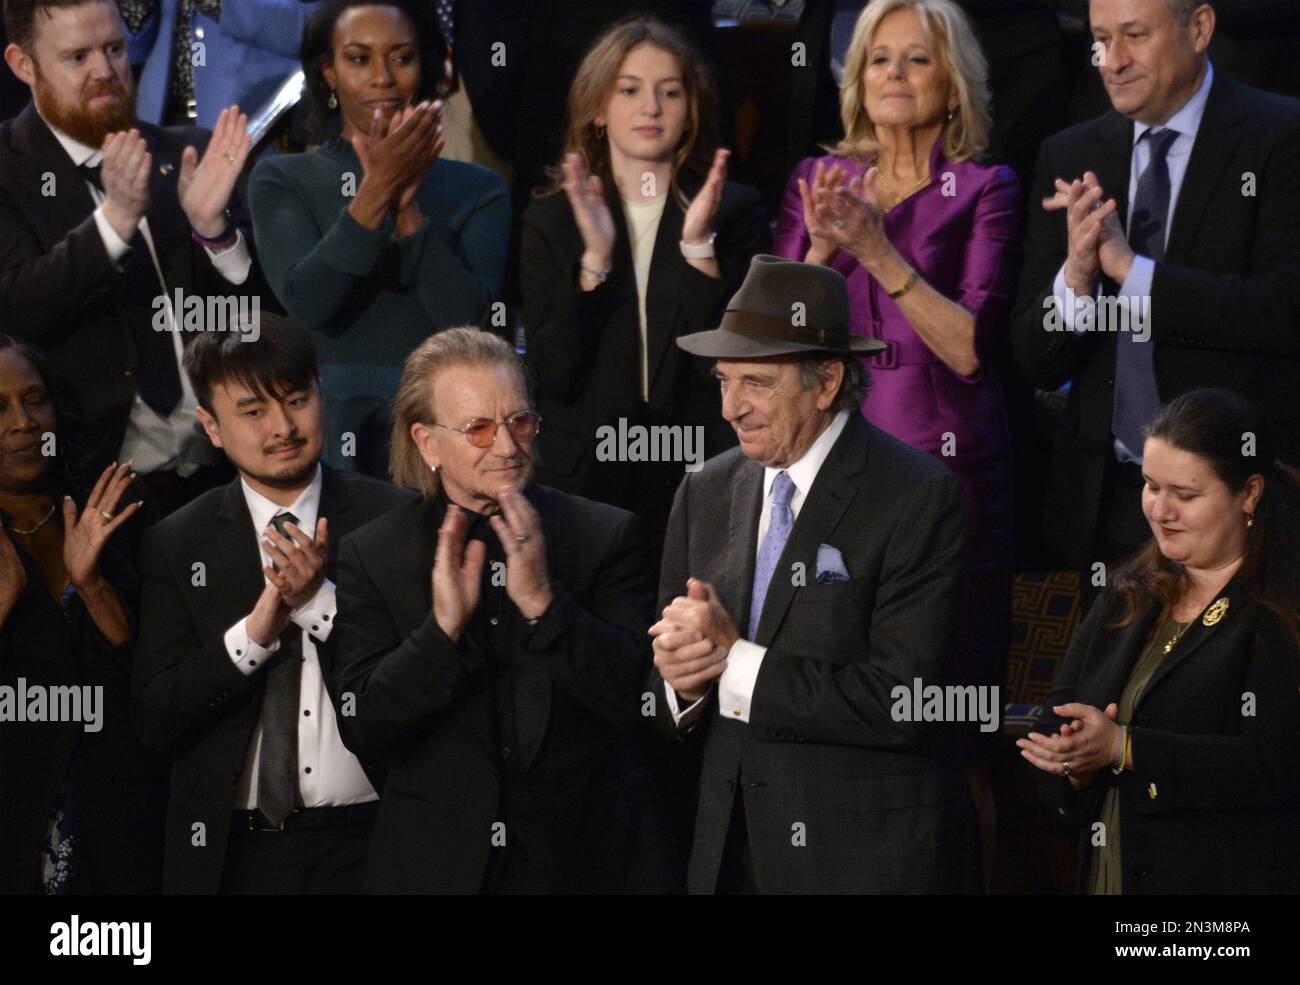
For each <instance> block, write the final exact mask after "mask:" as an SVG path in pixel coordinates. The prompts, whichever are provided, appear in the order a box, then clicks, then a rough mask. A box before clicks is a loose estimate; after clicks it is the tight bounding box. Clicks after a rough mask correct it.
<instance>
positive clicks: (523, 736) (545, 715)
mask: <svg viewBox="0 0 1300 985" xmlns="http://www.w3.org/2000/svg"><path fill="white" fill-rule="evenodd" d="M524 495H525V496H527V497H528V501H529V502H530V503H532V504H533V509H535V510H536V511H537V513H538V516H539V517H540V518H541V523H542V536H543V537H545V538H546V545H547V555H546V567H547V569H548V573H549V574H550V576H551V579H552V581H553V582H555V583H562V582H563V581H564V580H565V579H564V577H563V575H564V574H565V572H561V571H558V570H557V565H556V557H557V548H558V547H559V545H560V544H561V543H564V531H562V530H559V529H557V528H556V527H555V524H554V520H553V517H552V515H551V511H550V510H549V509H548V508H547V506H548V504H547V502H546V497H545V494H544V493H543V492H542V491H541V490H540V489H539V488H538V486H537V485H536V484H530V485H529V486H528V488H527V489H525V490H524ZM521 627H522V621H521ZM519 653H522V648H520V647H516V649H515V653H513V654H509V655H508V657H507V658H508V659H510V660H512V661H513V678H514V691H515V740H516V742H517V743H518V745H519V756H520V765H521V766H522V768H523V769H525V770H527V769H528V767H529V765H530V764H531V763H532V761H533V758H534V757H535V756H536V755H537V750H538V749H540V748H541V745H542V740H543V739H544V738H545V737H546V727H547V724H548V723H549V721H550V717H551V689H552V686H553V685H552V684H551V676H550V674H548V673H547V672H546V670H545V669H544V667H543V666H542V664H541V662H540V661H538V660H528V659H523V660H514V657H515V656H516V654H519Z"/></svg>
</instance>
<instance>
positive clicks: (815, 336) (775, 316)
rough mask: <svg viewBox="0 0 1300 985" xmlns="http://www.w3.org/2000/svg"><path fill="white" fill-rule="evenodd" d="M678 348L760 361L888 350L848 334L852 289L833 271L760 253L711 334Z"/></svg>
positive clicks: (698, 335) (687, 339)
mask: <svg viewBox="0 0 1300 985" xmlns="http://www.w3.org/2000/svg"><path fill="white" fill-rule="evenodd" d="M677 344H678V345H679V346H681V348H683V349H685V350H686V351H687V352H689V353H691V354H692V355H696V356H705V357H707V358H709V359H758V358H762V357H763V356H784V355H789V354H791V353H800V352H829V353H833V354H838V355H845V356H850V355H863V354H866V353H869V352H878V351H880V350H881V349H884V348H886V346H885V343H883V342H881V341H879V340H877V339H866V338H862V337H861V336H857V335H850V334H849V291H848V287H847V286H846V285H845V283H844V277H843V276H842V275H841V274H840V273H839V272H837V271H834V270H831V269H830V267H823V266H820V265H818V264H812V263H796V262H795V261H792V260H782V259H781V258H780V257H774V256H768V255H766V254H759V255H758V256H756V257H754V259H753V260H751V261H750V264H749V273H747V274H746V275H745V282H744V283H743V284H741V285H740V290H738V291H737V292H736V293H735V295H734V296H733V297H732V299H731V301H730V302H728V304H727V311H726V313H725V314H724V315H723V316H722V323H721V324H720V325H719V326H718V327H717V328H715V329H713V330H712V331H711V332H695V333H694V334H691V335H683V336H682V337H681V338H679V339H678V340H677Z"/></svg>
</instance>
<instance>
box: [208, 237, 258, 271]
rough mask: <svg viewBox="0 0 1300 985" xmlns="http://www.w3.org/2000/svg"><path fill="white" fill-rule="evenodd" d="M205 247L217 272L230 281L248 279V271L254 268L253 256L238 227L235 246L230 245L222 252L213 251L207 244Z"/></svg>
mask: <svg viewBox="0 0 1300 985" xmlns="http://www.w3.org/2000/svg"><path fill="white" fill-rule="evenodd" d="M203 249H204V250H206V251H207V254H208V258H209V259H210V260H211V261H212V266H214V267H216V268H217V273H219V274H220V275H221V276H222V277H224V278H226V280H228V281H230V283H232V284H242V283H244V281H246V280H248V273H249V271H250V270H252V269H253V257H252V255H251V254H250V253H249V252H248V243H246V242H245V241H244V234H243V233H242V232H240V231H239V230H238V229H236V230H235V245H234V246H228V247H226V248H225V249H224V250H222V251H221V252H220V253H213V252H212V250H210V249H208V247H206V246H205V247H203Z"/></svg>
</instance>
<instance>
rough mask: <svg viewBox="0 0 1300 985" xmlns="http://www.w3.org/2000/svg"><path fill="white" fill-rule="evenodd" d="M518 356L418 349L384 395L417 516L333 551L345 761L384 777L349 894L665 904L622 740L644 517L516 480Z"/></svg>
mask: <svg viewBox="0 0 1300 985" xmlns="http://www.w3.org/2000/svg"><path fill="white" fill-rule="evenodd" d="M524 378H525V377H524V366H523V361H522V360H521V359H520V358H519V356H518V354H517V353H516V352H515V351H514V348H513V347H512V346H511V345H510V344H509V343H507V342H505V341H503V340H502V339H500V338H498V337H497V336H495V335H492V334H491V333H488V332H482V331H479V330H478V329H475V328H452V329H448V330H447V331H444V332H439V333H438V334H436V335H433V336H431V337H430V338H429V339H427V340H426V341H425V342H424V343H423V344H422V345H421V346H420V347H419V348H417V349H416V350H415V352H413V353H412V354H411V356H410V357H409V358H408V359H407V361H406V367H405V369H404V371H403V374H402V383H401V386H400V387H399V389H398V393H397V397H396V399H395V401H394V403H395V408H394V415H393V417H394V421H393V437H392V457H391V461H392V473H393V476H394V478H395V479H396V480H397V481H398V482H400V483H402V484H403V485H405V486H408V487H410V488H412V489H417V490H419V491H420V492H421V493H422V494H423V497H422V499H421V500H419V501H416V502H412V503H409V504H407V505H405V506H402V507H401V508H399V509H396V510H393V511H392V512H391V513H389V514H388V515H387V516H384V517H381V518H380V519H378V520H376V521H374V522H373V523H370V524H368V525H366V526H365V527H363V528H362V529H360V530H358V531H357V532H356V533H354V534H352V535H351V536H349V537H348V538H347V539H346V540H344V542H343V545H342V548H341V551H340V556H339V624H338V626H336V627H335V630H334V634H333V636H331V637H330V640H329V644H328V646H327V647H326V649H325V655H326V660H327V661H330V662H332V663H333V664H334V665H335V666H336V668H337V671H336V673H337V681H338V684H337V691H338V693H339V694H340V695H342V696H343V697H344V698H345V699H346V698H351V699H352V700H353V701H354V703H355V714H354V715H348V716H344V717H341V718H340V719H339V726H340V728H341V729H342V731H343V737H344V740H345V741H346V742H347V744H348V747H349V748H351V749H352V750H353V751H354V752H356V753H357V754H358V755H359V756H361V757H362V758H364V759H366V760H370V759H375V760H377V761H378V760H382V761H383V762H385V763H386V764H387V766H388V779H387V787H386V791H385V793H384V798H383V800H382V801H381V802H380V805H379V820H378V821H377V823H376V826H375V834H374V839H373V841H372V842H371V846H370V855H369V858H368V860H367V866H366V888H367V890H368V891H374V892H387V893H392V892H399V893H413V892H414V893H479V892H484V893H539V892H628V891H640V892H650V891H671V890H673V889H675V888H679V886H680V872H679V871H678V867H677V866H676V865H674V864H673V862H674V860H673V857H672V853H671V851H670V849H669V846H668V841H667V834H666V828H665V826H664V824H663V818H662V811H661V808H660V805H659V803H658V800H657V798H656V796H655V792H654V788H653V784H652V781H651V779H650V775H649V773H648V771H647V770H646V769H645V767H644V765H643V764H642V763H641V761H640V758H639V755H638V752H637V748H636V744H635V742H634V741H633V728H634V726H635V725H636V723H637V722H638V720H639V718H640V716H641V715H642V714H643V710H642V709H643V707H644V702H643V697H642V695H643V690H644V689H643V685H644V683H645V675H646V673H647V671H648V670H649V664H650V660H649V658H650V653H649V646H648V645H647V643H648V641H647V639H646V637H645V629H646V626H647V625H649V622H650V612H651V607H652V606H653V604H654V590H653V586H652V583H651V579H652V575H651V573H650V570H649V565H648V564H647V563H646V545H645V538H644V534H643V533H642V531H641V524H640V521H639V520H638V519H637V517H635V516H634V515H633V514H631V513H627V512H625V511H623V510H619V509H615V508H614V507H612V506H606V505H604V504H601V503H594V502H591V501H590V500H586V499H582V498H581V497H578V496H570V495H568V494H566V493H562V492H560V491H559V490H556V489H548V488H546V487H545V486H539V485H537V484H535V483H533V482H532V481H531V474H532V468H533V455H534V452H533V439H534V438H535V437H536V436H537V431H538V427H539V426H540V423H541V421H540V417H539V416H538V415H537V413H536V412H535V411H534V410H533V407H532V405H531V403H530V402H529V399H528V391H527V387H526V385H525V382H524Z"/></svg>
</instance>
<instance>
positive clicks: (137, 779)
mask: <svg viewBox="0 0 1300 985" xmlns="http://www.w3.org/2000/svg"><path fill="white" fill-rule="evenodd" d="M123 533H125V530H123V531H119V534H123ZM17 549H18V556H19V558H20V559H21V561H22V562H23V567H24V569H25V570H26V572H27V588H26V590H25V591H24V592H23V595H22V598H21V599H19V601H18V603H17V605H15V606H14V609H13V611H11V612H10V613H9V616H8V617H7V618H6V619H5V621H4V625H3V626H2V627H0V684H3V685H5V686H7V687H17V682H18V679H19V678H22V679H24V680H25V681H26V682H27V686H28V687H29V688H31V687H43V688H50V687H59V686H65V687H77V688H82V687H91V688H95V687H102V688H103V692H102V693H101V699H102V700H101V701H100V703H99V706H98V707H99V713H100V716H101V717H100V724H99V729H98V731H94V732H89V731H86V730H85V727H84V723H82V722H21V723H20V722H5V723H3V724H0V892H5V893H32V892H39V891H40V872H41V846H42V844H43V843H44V839H45V834H46V828H47V827H48V825H49V819H50V812H51V810H52V809H53V807H54V804H55V798H56V797H57V796H58V794H59V791H60V790H61V789H62V787H63V784H64V783H65V782H66V781H68V780H72V781H73V782H74V783H75V787H76V794H75V808H74V812H75V814H74V819H73V820H74V826H75V830H76V839H77V849H76V875H75V878H74V881H73V883H72V888H73V890H74V891H75V892H78V893H156V892H157V891H158V888H159V886H160V885H161V881H162V819H163V809H164V806H165V804H166V773H165V771H164V770H163V768H162V764H161V763H160V762H158V761H157V760H156V759H155V758H154V757H152V756H150V755H149V754H148V753H146V752H145V750H143V749H141V748H140V746H139V743H138V742H137V741H136V739H135V737H134V735H133V734H132V732H131V730H130V725H129V722H128V720H127V708H128V699H129V683H128V682H129V680H130V667H131V652H132V645H131V643H130V642H128V643H127V644H125V645H123V646H119V647H113V646H110V645H109V644H108V642H107V641H105V640H104V638H103V637H102V636H101V635H100V633H99V630H98V629H97V628H96V626H95V624H94V621H93V620H92V619H91V618H90V615H89V613H87V611H86V607H85V604H84V603H83V602H82V600H81V597H80V596H79V595H77V594H76V593H73V594H71V595H69V596H67V597H66V599H65V601H64V602H63V603H62V604H60V603H59V602H56V601H55V600H54V599H53V598H51V596H50V594H49V593H48V592H47V591H46V590H45V586H44V585H42V584H41V582H40V578H39V575H38V574H37V572H36V570H35V568H34V567H33V565H32V561H31V558H30V557H29V556H28V555H27V553H26V551H24V550H23V549H22V548H21V547H18V548H17ZM100 568H101V571H102V573H103V575H104V578H105V580H106V581H108V583H109V584H110V585H111V586H112V587H113V590H114V591H115V592H116V593H117V595H118V597H119V599H121V601H122V605H123V607H124V608H125V610H126V612H127V615H128V618H131V617H132V616H133V614H134V612H135V605H136V601H137V600H138V597H139V589H138V578H137V576H136V574H135V571H134V568H133V567H132V566H131V564H130V563H129V562H128V561H127V560H126V558H125V557H124V556H123V555H122V554H121V553H119V552H118V551H117V550H116V549H115V546H114V545H113V544H112V543H110V545H109V546H108V547H106V548H105V550H104V553H103V555H102V557H101V564H100ZM131 621H132V623H133V624H134V619H132V620H131ZM134 628H135V627H134V625H133V626H132V629H133V630H134ZM133 636H134V632H133ZM83 707H84V706H83ZM74 760H75V765H74Z"/></svg>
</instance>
